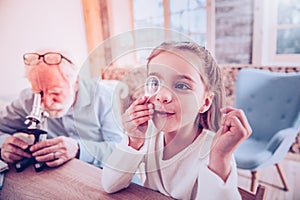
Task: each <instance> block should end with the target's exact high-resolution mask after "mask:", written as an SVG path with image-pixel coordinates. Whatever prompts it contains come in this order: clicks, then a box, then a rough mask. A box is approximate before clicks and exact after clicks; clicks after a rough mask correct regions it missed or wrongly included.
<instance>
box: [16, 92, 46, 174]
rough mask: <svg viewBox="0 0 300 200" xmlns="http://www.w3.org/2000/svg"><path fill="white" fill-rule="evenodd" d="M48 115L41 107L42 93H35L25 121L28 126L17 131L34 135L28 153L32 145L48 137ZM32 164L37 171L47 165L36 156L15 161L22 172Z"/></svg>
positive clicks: (18, 169)
mask: <svg viewBox="0 0 300 200" xmlns="http://www.w3.org/2000/svg"><path fill="white" fill-rule="evenodd" d="M46 117H47V113H46V112H43V111H42V108H41V94H38V93H35V94H34V101H33V105H32V111H31V113H30V114H29V115H28V116H27V117H26V119H25V122H24V123H25V124H26V125H27V126H28V127H27V128H25V129H21V130H18V131H17V132H18V133H23V134H28V135H30V136H33V138H34V140H33V141H31V142H30V144H28V145H29V146H28V148H27V149H26V151H27V152H28V153H30V151H29V148H30V147H31V145H33V144H35V143H37V142H39V141H43V140H46V139H47V131H45V130H43V129H44V126H45V123H46ZM18 133H17V134H18ZM31 138H32V137H31ZM31 164H34V168H35V171H36V172H40V171H42V170H43V169H44V167H46V164H45V163H39V162H37V161H36V160H35V158H34V157H31V158H23V159H22V160H21V161H19V162H17V163H15V168H16V171H17V172H22V171H23V170H24V169H26V168H27V167H28V166H29V165H31Z"/></svg>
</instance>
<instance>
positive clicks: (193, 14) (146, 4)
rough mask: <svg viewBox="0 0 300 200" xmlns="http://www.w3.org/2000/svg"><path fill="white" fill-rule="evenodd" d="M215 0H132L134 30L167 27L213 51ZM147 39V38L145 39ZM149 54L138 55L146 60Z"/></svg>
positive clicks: (140, 58)
mask: <svg viewBox="0 0 300 200" xmlns="http://www.w3.org/2000/svg"><path fill="white" fill-rule="evenodd" d="M214 14H215V12H214V0H143V1H141V0H133V21H134V26H133V27H134V28H135V29H138V28H149V27H151V28H153V27H157V28H165V29H169V30H171V33H170V34H172V31H176V32H178V33H180V34H184V35H185V36H186V37H188V38H189V39H192V40H194V41H196V42H197V43H199V44H201V45H205V46H206V47H207V48H208V49H209V50H210V51H211V52H213V51H214V39H215V38H214V35H215V33H214V25H215V22H214ZM145 40H146V38H145ZM146 55H149V52H146V51H145V52H141V51H140V52H137V59H138V60H143V59H145V57H146Z"/></svg>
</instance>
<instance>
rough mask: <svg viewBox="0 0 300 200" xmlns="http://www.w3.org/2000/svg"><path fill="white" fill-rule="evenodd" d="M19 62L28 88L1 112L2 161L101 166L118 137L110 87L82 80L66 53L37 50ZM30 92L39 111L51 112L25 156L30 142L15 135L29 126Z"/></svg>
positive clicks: (94, 81)
mask: <svg viewBox="0 0 300 200" xmlns="http://www.w3.org/2000/svg"><path fill="white" fill-rule="evenodd" d="M23 59H24V63H25V68H26V77H27V78H28V80H29V81H30V83H31V86H32V88H31V89H26V90H24V91H22V92H21V94H20V96H19V98H18V99H16V100H15V101H13V102H12V103H11V104H10V105H8V106H6V108H5V109H4V110H1V112H0V146H1V157H2V159H3V160H4V161H6V162H8V163H14V162H17V161H19V160H21V159H23V158H30V157H32V156H33V157H35V160H36V161H37V162H43V163H44V162H45V163H46V164H47V165H48V166H49V167H55V166H59V165H61V164H63V163H65V162H67V161H68V160H70V159H72V158H79V159H80V160H83V161H86V162H88V163H91V164H94V165H96V166H100V167H101V166H102V164H103V161H104V160H105V158H106V157H108V156H109V154H110V153H111V151H112V148H113V147H114V145H115V142H118V141H120V139H121V129H119V127H118V126H117V125H116V124H115V120H114V118H113V113H112V94H113V91H112V89H111V88H110V87H108V86H106V85H104V84H103V83H102V82H101V81H97V80H89V81H84V80H80V79H79V76H78V72H79V68H78V67H77V66H76V65H75V64H73V62H72V61H71V60H70V57H69V58H68V57H67V56H66V53H64V54H63V53H61V52H45V51H39V52H35V53H27V54H24V56H23ZM34 93H36V94H37V93H38V94H41V103H42V108H43V110H44V111H46V112H47V113H48V114H49V117H48V118H47V121H46V122H47V125H46V131H47V132H48V136H47V139H46V140H45V141H40V142H37V143H35V144H33V145H32V146H31V147H30V149H29V150H30V152H28V151H25V150H26V149H27V148H28V143H27V142H26V141H25V140H24V139H22V138H20V137H16V136H15V135H16V134H14V133H16V132H18V130H22V129H24V128H27V126H26V125H25V124H24V120H25V118H26V116H27V115H28V114H29V113H30V112H31V110H32V104H33V99H34V98H33V97H34Z"/></svg>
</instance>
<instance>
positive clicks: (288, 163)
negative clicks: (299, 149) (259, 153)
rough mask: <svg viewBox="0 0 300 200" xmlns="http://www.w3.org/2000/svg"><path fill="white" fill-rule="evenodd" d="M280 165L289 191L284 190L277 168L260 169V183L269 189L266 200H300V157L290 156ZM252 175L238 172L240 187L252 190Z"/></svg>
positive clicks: (248, 172) (243, 171) (241, 171)
mask: <svg viewBox="0 0 300 200" xmlns="http://www.w3.org/2000/svg"><path fill="white" fill-rule="evenodd" d="M279 164H280V166H281V168H282V170H283V172H284V174H285V176H286V179H287V182H288V186H289V191H284V190H283V189H282V188H283V187H282V182H281V179H280V177H279V175H278V173H277V170H276V167H275V166H269V167H265V168H262V169H259V170H258V178H259V182H258V183H259V184H261V185H264V186H265V187H266V188H267V195H266V200H300V155H295V154H288V155H287V156H286V158H285V159H284V160H283V161H281V162H280V163H279ZM250 174H251V173H250V171H246V170H238V175H239V179H238V185H239V186H240V187H242V188H245V189H247V190H250V183H251V181H250V177H251V175H250Z"/></svg>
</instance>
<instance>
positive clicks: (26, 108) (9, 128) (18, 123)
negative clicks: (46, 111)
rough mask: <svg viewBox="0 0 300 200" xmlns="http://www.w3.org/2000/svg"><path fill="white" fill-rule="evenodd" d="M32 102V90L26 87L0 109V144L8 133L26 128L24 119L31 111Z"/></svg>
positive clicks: (0, 144)
mask: <svg viewBox="0 0 300 200" xmlns="http://www.w3.org/2000/svg"><path fill="white" fill-rule="evenodd" d="M32 102H33V95H32V92H31V90H30V89H26V90H23V91H22V92H21V93H20V95H19V97H18V98H17V99H16V100H14V101H12V103H11V104H9V105H7V106H6V107H4V108H3V109H2V110H1V111H0V146H2V143H3V142H4V140H5V138H6V137H7V136H8V135H11V134H13V133H15V132H16V131H17V130H21V129H24V128H26V125H25V124H24V120H25V118H26V115H27V114H28V113H30V111H31V107H32Z"/></svg>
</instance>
